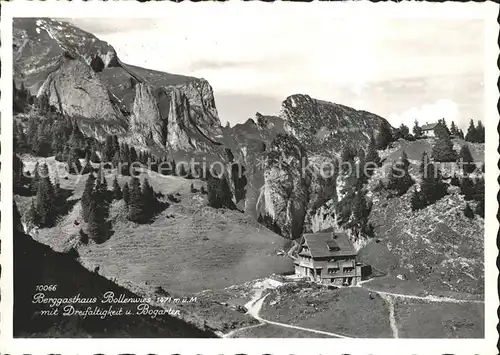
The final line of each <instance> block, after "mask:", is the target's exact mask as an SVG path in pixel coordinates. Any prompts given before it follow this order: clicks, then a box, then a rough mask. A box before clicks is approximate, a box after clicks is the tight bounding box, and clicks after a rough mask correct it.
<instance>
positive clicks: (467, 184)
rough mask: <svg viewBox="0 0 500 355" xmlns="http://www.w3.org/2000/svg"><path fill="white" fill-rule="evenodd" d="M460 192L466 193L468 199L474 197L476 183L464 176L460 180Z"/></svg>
mask: <svg viewBox="0 0 500 355" xmlns="http://www.w3.org/2000/svg"><path fill="white" fill-rule="evenodd" d="M460 193H461V194H462V195H464V199H465V200H466V201H469V200H472V199H473V198H474V193H475V191H474V183H473V182H472V180H471V179H470V178H469V177H467V176H464V177H463V178H462V181H461V182H460Z"/></svg>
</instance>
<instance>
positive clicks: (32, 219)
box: [25, 198, 40, 226]
mask: <svg viewBox="0 0 500 355" xmlns="http://www.w3.org/2000/svg"><path fill="white" fill-rule="evenodd" d="M25 222H26V224H27V225H28V226H31V225H34V226H39V225H40V216H39V215H38V212H37V209H36V205H35V199H34V198H32V199H31V204H30V208H29V209H28V212H27V213H26V217H25Z"/></svg>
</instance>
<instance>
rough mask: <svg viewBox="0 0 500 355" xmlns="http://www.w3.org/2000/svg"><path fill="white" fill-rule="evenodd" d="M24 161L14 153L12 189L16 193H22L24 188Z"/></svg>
mask: <svg viewBox="0 0 500 355" xmlns="http://www.w3.org/2000/svg"><path fill="white" fill-rule="evenodd" d="M23 167H24V164H23V161H22V160H21V158H19V156H18V155H17V154H15V153H14V152H12V173H13V174H12V185H13V186H12V187H13V189H14V192H15V193H16V192H20V191H21V190H22V189H23V186H24V175H23Z"/></svg>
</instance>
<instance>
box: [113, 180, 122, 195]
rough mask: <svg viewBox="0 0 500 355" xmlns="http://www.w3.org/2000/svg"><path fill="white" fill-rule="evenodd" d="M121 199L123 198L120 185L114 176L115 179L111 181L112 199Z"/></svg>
mask: <svg viewBox="0 0 500 355" xmlns="http://www.w3.org/2000/svg"><path fill="white" fill-rule="evenodd" d="M122 197H123V195H122V189H121V188H120V185H119V184H118V179H117V177H116V175H115V178H114V179H113V199H114V200H121V199H122Z"/></svg>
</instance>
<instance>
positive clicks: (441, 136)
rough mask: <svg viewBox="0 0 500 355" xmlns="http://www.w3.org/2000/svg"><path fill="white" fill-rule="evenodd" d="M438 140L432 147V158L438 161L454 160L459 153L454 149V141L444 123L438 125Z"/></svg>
mask: <svg viewBox="0 0 500 355" xmlns="http://www.w3.org/2000/svg"><path fill="white" fill-rule="evenodd" d="M435 132H436V141H435V143H434V146H433V147H432V158H433V159H434V160H435V161H438V162H454V161H456V159H457V154H456V152H455V151H454V150H453V142H452V141H451V139H450V135H449V134H448V132H446V130H445V128H444V127H443V125H441V124H440V125H438V126H436V129H435Z"/></svg>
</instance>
